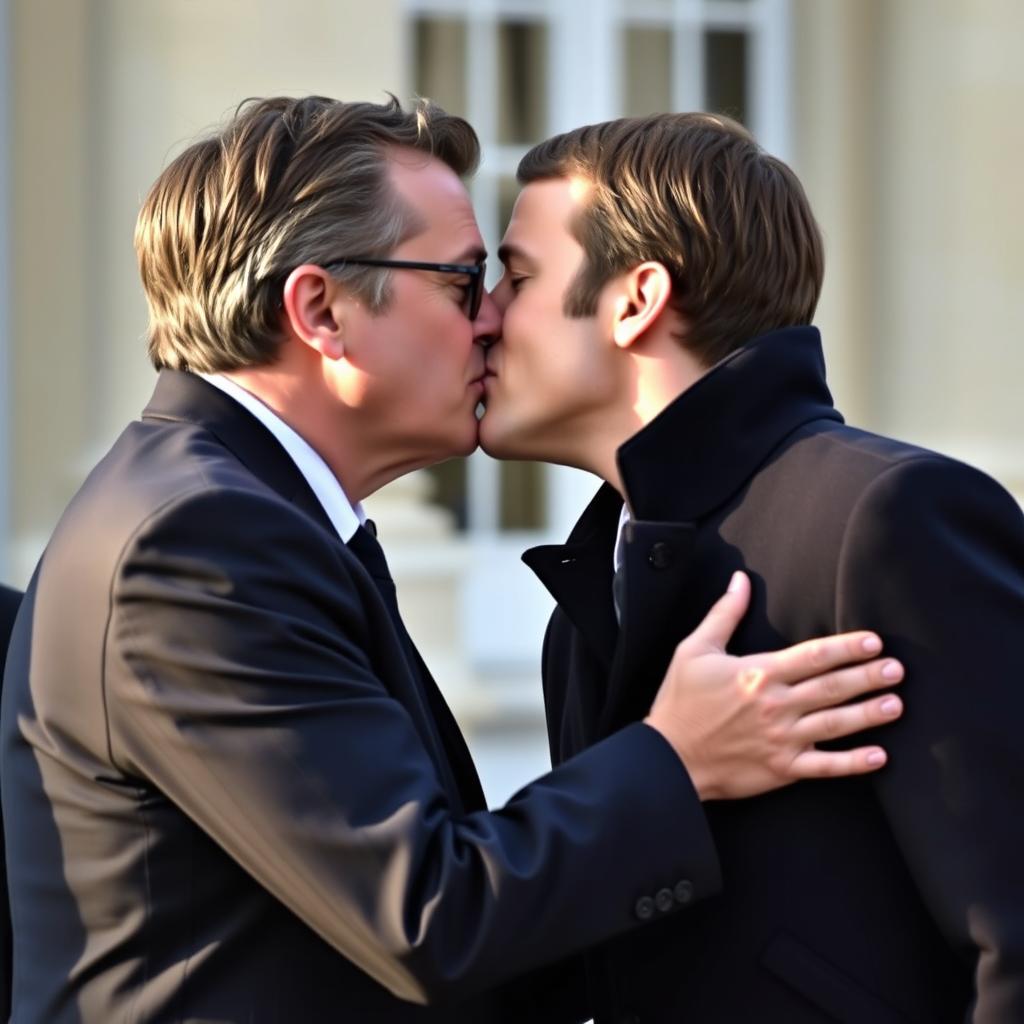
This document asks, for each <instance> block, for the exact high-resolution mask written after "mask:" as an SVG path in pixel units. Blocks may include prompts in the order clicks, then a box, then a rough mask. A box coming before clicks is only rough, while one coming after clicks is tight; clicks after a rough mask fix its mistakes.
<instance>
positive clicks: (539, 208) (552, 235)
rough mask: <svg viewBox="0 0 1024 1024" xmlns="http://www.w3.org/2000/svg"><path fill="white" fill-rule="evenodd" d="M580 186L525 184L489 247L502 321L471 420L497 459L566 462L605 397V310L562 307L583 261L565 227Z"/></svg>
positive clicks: (608, 367)
mask: <svg viewBox="0 0 1024 1024" xmlns="http://www.w3.org/2000/svg"><path fill="white" fill-rule="evenodd" d="M588 187H589V186H588V185H587V184H586V182H584V181H582V180H580V179H569V178H553V179H548V180H542V181H537V182H533V183H531V184H529V185H527V186H526V187H525V188H524V189H523V191H522V192H521V193H520V195H519V198H518V200H517V201H516V204H515V208H514V209H513V211H512V217H511V220H510V221H509V224H508V228H507V230H506V231H505V236H504V238H503V240H502V243H501V246H500V247H499V249H498V255H499V257H500V259H501V261H502V263H503V265H504V273H503V274H502V277H501V280H500V281H499V282H498V284H497V286H496V287H495V289H494V292H493V293H492V295H493V298H494V300H495V302H496V303H497V305H498V308H499V309H500V310H501V311H502V313H503V317H504V320H503V325H502V331H501V336H500V341H499V342H498V343H497V344H495V345H494V346H493V347H492V348H490V349H489V351H488V353H487V365H488V370H489V371H490V375H489V376H488V377H487V378H486V381H485V383H486V393H485V397H484V402H485V406H486V411H485V413H484V416H483V419H482V421H481V423H480V444H481V446H482V447H483V449H484V450H485V451H486V452H488V454H490V455H494V456H496V457H498V458H504V459H539V460H544V461H549V462H568V463H569V464H575V459H574V456H573V453H574V450H575V447H576V443H577V442H578V440H579V439H580V438H581V437H585V436H587V432H588V431H593V430H594V429H596V428H597V427H598V426H599V423H600V419H601V416H602V411H603V410H605V409H606V408H607V405H608V403H609V402H610V401H611V400H613V398H614V394H615V392H614V387H613V385H614V377H613V376H612V371H613V369H614V367H613V365H612V362H611V358H612V354H613V353H612V349H613V348H614V346H612V345H611V344H610V342H609V341H608V334H609V332H608V331H606V330H605V329H604V328H605V327H606V326H607V322H608V321H609V320H610V310H608V309H604V308H603V305H604V304H602V303H599V305H598V311H597V315H596V316H592V317H584V318H570V317H568V316H567V315H566V314H565V311H564V305H565V295H566V292H567V291H568V289H569V288H570V286H571V284H572V283H573V281H574V280H575V278H576V275H577V274H578V272H579V270H580V268H581V266H582V265H583V260H584V252H583V249H582V247H581V246H580V244H579V242H578V241H577V240H576V239H575V237H573V235H572V232H571V230H570V225H571V223H572V218H573V217H574V216H575V214H576V213H577V211H578V210H579V207H580V204H581V203H582V202H585V201H586V195H587V190H588Z"/></svg>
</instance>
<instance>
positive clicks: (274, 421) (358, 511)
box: [196, 373, 366, 544]
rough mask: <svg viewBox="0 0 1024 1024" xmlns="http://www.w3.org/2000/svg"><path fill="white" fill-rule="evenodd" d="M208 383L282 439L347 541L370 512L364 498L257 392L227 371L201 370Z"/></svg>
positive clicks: (283, 445)
mask: <svg viewBox="0 0 1024 1024" xmlns="http://www.w3.org/2000/svg"><path fill="white" fill-rule="evenodd" d="M196 376H197V377H202V378H203V380H205V381H206V382H207V383H209V384H212V385H213V386H214V387H215V388H219V389H220V390H221V391H223V392H224V394H226V395H229V396H230V397H231V398H233V399H234V400H235V401H236V402H238V404H239V405H241V406H243V407H244V408H246V409H248V410H249V412H251V413H252V414H253V416H255V417H256V419H258V420H259V421H260V423H262V424H263V426H265V427H266V428H267V430H269V431H270V432H271V433H272V434H273V435H274V437H276V438H277V440H278V441H279V442H280V443H281V447H282V448H284V450H285V451H286V452H287V453H288V454H289V456H290V457H291V460H292V462H294V463H295V465H296V466H297V467H298V470H299V472H300V473H301V474H302V475H303V476H304V477H305V478H306V483H308V484H309V486H310V489H311V490H312V491H313V493H314V494H315V495H316V499H317V501H319V502H320V504H321V505H323V508H324V511H325V512H326V513H327V518H328V519H330V521H331V523H332V524H333V525H334V529H335V530H337V531H338V536H339V537H340V538H341V539H342V540H343V541H344V542H345V543H346V544H347V543H348V542H349V541H350V540H351V539H352V536H353V535H354V534H355V532H356V530H358V529H359V526H360V524H361V523H364V522H366V513H365V512H364V511H363V506H362V504H361V503H360V502H356V503H355V505H353V504H352V503H351V502H350V501H349V500H348V497H347V496H346V495H345V492H344V491H343V490H342V487H341V484H340V483H339V482H338V478H337V477H336V476H335V475H334V474H333V473H332V472H331V470H330V468H329V467H328V465H327V463H326V462H324V460H323V459H322V458H320V456H319V455H318V454H317V453H316V452H315V451H314V450H313V448H312V447H311V446H310V444H309V442H307V441H306V440H305V439H304V438H303V437H301V436H300V435H299V434H297V433H296V432H295V431H294V430H292V428H291V427H289V426H288V424H287V423H285V421H284V420H283V419H281V417H280V416H278V415H277V413H276V412H274V411H273V409H271V408H270V407H269V406H266V405H264V404H263V403H262V402H261V401H260V400H259V399H258V398H257V397H256V396H255V395H253V394H250V392H248V391H246V390H245V388H243V387H242V386H241V385H239V384H236V383H235V382H234V381H233V380H231V378H230V377H227V376H225V375H224V374H223V373H199V374H196Z"/></svg>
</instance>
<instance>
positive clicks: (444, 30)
mask: <svg viewBox="0 0 1024 1024" xmlns="http://www.w3.org/2000/svg"><path fill="white" fill-rule="evenodd" d="M413 61H414V66H413V88H414V89H415V90H416V94H417V95H419V96H426V97H429V98H430V99H432V100H434V102H435V103H439V104H440V105H441V106H442V107H444V109H445V110H447V111H448V113H450V114H459V115H460V116H462V117H465V116H466V71H465V68H466V24H465V22H463V21H459V20H457V19H455V18H417V19H416V20H415V22H414V24H413Z"/></svg>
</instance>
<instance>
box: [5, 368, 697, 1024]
mask: <svg viewBox="0 0 1024 1024" xmlns="http://www.w3.org/2000/svg"><path fill="white" fill-rule="evenodd" d="M354 548H355V545H353V548H350V547H347V546H346V545H345V544H343V543H342V542H341V541H340V540H339V538H338V537H337V535H336V534H335V533H334V531H333V528H332V527H331V525H330V522H329V521H328V519H327V517H326V515H325V513H324V512H323V510H322V508H321V507H320V506H319V505H318V503H317V501H316V499H315V497H314V496H313V494H312V492H311V491H310V490H309V488H308V485H307V484H306V482H305V480H304V479H303V477H302V476H301V474H300V473H299V471H298V469H297V468H296V466H295V465H294V463H293V462H292V461H291V459H290V458H289V457H288V456H287V454H286V453H285V451H284V450H283V449H282V448H281V447H280V446H279V445H278V443H277V441H276V440H274V438H273V437H272V436H271V435H270V433H269V432H268V431H267V430H266V429H265V428H264V427H263V426H262V425H261V424H259V423H258V421H257V420H256V419H255V418H254V417H252V416H251V415H250V414H249V413H248V412H246V411H245V410H244V409H242V408H241V407H240V406H239V405H237V404H236V403H235V402H234V401H233V400H232V399H230V398H229V397H227V396H226V395H224V394H222V393H221V392H220V391H218V390H217V389H216V388H213V387H212V386H210V385H209V384H207V383H206V382H204V381H202V380H201V379H199V378H196V377H193V376H190V375H187V374H181V373H174V372H164V373H163V374H161V377H160V380H159V382H158V384H157V389H156V393H155V395H154V397H153V400H152V402H151V403H150V405H149V407H148V408H147V409H146V411H145V413H144V415H143V418H142V420H141V422H137V423H133V424H132V425H130V426H129V427H128V429H127V430H126V431H125V433H124V434H123V435H122V436H121V438H120V439H119V440H118V441H117V443H116V444H115V445H114V447H113V449H112V450H111V451H110V453H109V454H108V455H107V456H106V457H105V458H104V459H103V460H102V462H101V463H100V464H99V465H98V466H97V468H96V469H95V470H94V471H93V473H92V474H91V475H90V477H89V479H88V480H87V481H86V483H85V484H84V485H83V487H82V489H81V490H80V491H79V493H78V495H77V496H76V497H75V498H74V500H73V501H72V503H71V505H70V506H69V508H68V510H67V512H66V513H65V515H64V517H63V518H62V520H61V522H60V524H59V525H58V527H57V530H56V532H55V533H54V535H53V538H52V539H51V541H50V544H49V546H48V548H47V550H46V552H45V553H44V555H43V558H42V560H41V561H40V564H39V566H38V568H37V570H36V573H35V576H34V577H33V580H32V583H31V584H30V586H29V589H28V591H27V594H26V598H25V603H24V607H23V612H22V614H21V615H20V616H19V619H18V624H17V626H16V628H15V632H14V637H13V640H12V645H11V651H10V658H9V661H8V670H7V678H6V685H5V692H4V701H3V722H2V729H0V742H2V781H3V803H4V810H5V817H6V822H7V830H8V851H7V853H8V870H9V878H10V883H11V893H12V897H13V898H12V913H13V920H14V936H15V950H14V1007H15V1009H14V1015H15V1020H17V1021H18V1022H33V1024H34V1022H40V1024H42V1022H45V1024H57V1022H64V1021H84V1022H96V1024H114V1022H118V1024H120V1022H125V1021H147V1022H149V1021H175V1022H180V1021H212V1020H216V1021H246V1022H257V1024H259V1022H266V1021H280V1022H285V1021H287V1022H293V1021H302V1022H307V1021H310V1022H319V1021H358V1022H360V1024H361V1022H366V1021H428V1020H429V1021H474V1022H476V1021H484V1022H486V1021H490V1020H493V1019H496V1018H497V1015H498V1013H499V1010H500V1006H499V1005H496V1004H499V1003H501V1002H502V1001H503V1000H504V999H505V996H504V995H502V996H501V997H500V998H499V999H495V998H492V997H491V996H488V995H487V994H486V993H487V991H488V990H489V989H492V988H493V986H496V985H498V984H499V983H501V982H504V981H505V980H506V979H509V978H512V977H513V976H515V975H517V974H520V973H522V972H525V971H527V970H528V969H530V968H532V967H534V966H535V965H538V964H541V963H544V962H546V961H549V960H554V959H556V958H558V957H561V956H565V955H567V954H569V953H571V952H576V951H578V949H579V948H580V947H582V946H584V945H586V944H588V943H592V942H596V941H601V940H604V939H606V938H608V937H609V936H610V935H612V934H615V933H618V932H621V931H624V930H629V929H631V928H634V927H639V926H640V922H639V921H638V919H637V915H636V913H635V906H636V902H637V900H638V898H640V897H641V896H643V895H644V894H646V893H648V892H653V891H657V890H658V889H659V888H661V887H663V886H665V885H671V884H673V883H674V882H675V881H676V880H679V879H690V880H692V882H693V884H694V887H695V889H696V891H697V893H698V894H699V895H704V894H707V893H709V892H710V891H712V890H713V889H714V888H715V887H716V885H717V863H716V861H715V857H714V853H713V849H712V848H711V846H710V843H709V840H708V835H707V831H706V823H705V821H704V817H703V812H702V810H701V807H700V804H699V802H698V801H697V799H696V795H695V794H694V792H693V790H692V787H691V785H690V783H689V780H688V778H687V776H686V773H685V772H684V771H683V770H682V769H681V767H680V765H679V762H678V759H677V758H676V757H675V755H674V753H673V752H672V751H671V749H670V748H669V746H668V744H666V743H665V741H664V740H663V739H662V738H661V737H660V736H659V735H658V734H657V733H655V732H654V731H653V730H651V729H649V728H647V727H646V726H633V727H632V728H628V729H626V730H623V731H622V732H621V733H619V734H618V735H616V736H614V737H612V738H611V739H610V740H609V741H608V742H607V743H605V744H604V745H602V747H601V748H600V749H597V750H594V751H592V752H589V753H588V754H586V755H584V756H583V757H581V758H578V759H576V760H575V761H573V762H572V763H570V764H568V765H566V766H564V767H563V768H561V769H559V770H558V771H556V772H554V773H552V774H551V775H549V776H545V777H544V778H542V779H540V780H539V781H537V782H536V783H535V784H533V785H532V786H530V787H529V788H527V789H526V790H524V791H523V792H521V793H520V794H518V796H517V797H515V798H514V799H513V800H512V801H511V802H510V803H509V805H508V806H507V807H506V808H504V809H503V810H501V811H499V812H495V813H491V814H489V813H486V812H485V810H484V807H483V802H482V796H481V793H480V789H479V785H478V783H477V779H476V775H475V773H474V771H473V767H472V764H471V762H470V759H469V755H468V753H467V751H466V748H465V746H464V745H463V742H462V739H461V737H460V735H459V732H458V729H457V728H456V726H455V723H454V722H453V720H452V718H451V716H450V714H449V712H448V710H447V708H446V707H445V705H444V701H443V700H442V698H441V695H440V693H439V692H438V691H437V689H436V687H435V685H434V683H433V681H432V680H431V679H430V677H429V675H428V674H427V673H426V671H425V669H424V667H423V666H422V664H421V663H420V662H419V659H418V656H417V655H416V654H415V650H414V648H413V647H412V645H411V642H410V641H409V640H408V637H407V635H406V634H405V632H404V629H402V627H401V623H400V620H398V619H397V613H396V605H395V604H394V592H393V585H392V584H391V582H390V579H389V578H387V572H386V566H385V565H384V563H383V560H382V558H381V557H380V556H379V554H375V553H374V551H373V550H372V549H373V545H372V543H371V544H370V545H369V546H367V545H366V544H363V545H362V547H361V551H360V554H361V556H362V558H363V559H364V560H365V561H360V557H359V556H357V554H354V550H353V549H354ZM638 845H639V847H640V848H641V849H643V851H644V852H643V855H642V856H638V855H637V848H638ZM624 865H626V866H624ZM481 993H484V994H482V995H481ZM417 1004H421V1005H417ZM422 1004H428V1005H427V1006H426V1007H424V1006H423V1005H422Z"/></svg>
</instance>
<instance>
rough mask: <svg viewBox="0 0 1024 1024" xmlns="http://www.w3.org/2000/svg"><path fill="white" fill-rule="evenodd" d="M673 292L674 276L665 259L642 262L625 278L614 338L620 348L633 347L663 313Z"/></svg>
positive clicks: (614, 317)
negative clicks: (667, 268)
mask: <svg viewBox="0 0 1024 1024" xmlns="http://www.w3.org/2000/svg"><path fill="white" fill-rule="evenodd" d="M671 295H672V278H671V277H669V273H668V271H667V270H666V269H665V267H664V266H663V265H662V264H661V263H653V262H651V263H641V264H640V265H639V266H637V267H634V268H633V269H632V270H631V271H629V273H628V274H625V275H624V276H623V277H622V279H621V291H620V294H619V296H618V298H617V300H616V303H615V311H614V316H613V320H612V338H613V340H614V341H615V344H616V345H618V346H619V348H629V346H630V345H632V344H633V343H634V342H636V341H637V340H638V339H639V338H640V337H642V336H643V335H644V334H645V333H646V332H647V331H648V330H649V329H650V328H651V327H652V326H653V325H654V323H655V321H657V319H658V317H660V316H661V313H662V311H663V310H664V308H665V306H666V304H667V303H668V300H669V297H670V296H671Z"/></svg>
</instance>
